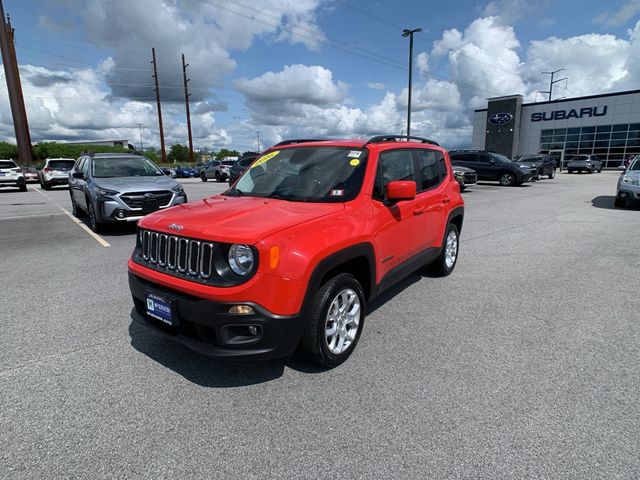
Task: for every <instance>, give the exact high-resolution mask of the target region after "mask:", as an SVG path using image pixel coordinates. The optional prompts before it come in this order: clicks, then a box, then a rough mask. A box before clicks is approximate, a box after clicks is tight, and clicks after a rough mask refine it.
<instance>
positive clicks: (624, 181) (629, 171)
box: [615, 155, 640, 207]
mask: <svg viewBox="0 0 640 480" xmlns="http://www.w3.org/2000/svg"><path fill="white" fill-rule="evenodd" d="M620 168H621V169H623V170H624V172H622V174H621V175H620V177H619V178H618V188H617V190H616V199H615V205H616V207H626V206H627V204H633V203H635V204H639V203H640V155H637V156H636V157H635V158H634V159H633V160H631V163H630V164H629V166H628V167H627V168H626V169H625V167H620Z"/></svg>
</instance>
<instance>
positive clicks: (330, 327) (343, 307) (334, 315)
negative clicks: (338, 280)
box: [325, 288, 362, 355]
mask: <svg viewBox="0 0 640 480" xmlns="http://www.w3.org/2000/svg"><path fill="white" fill-rule="evenodd" d="M361 315H362V309H361V306H360V298H359V297H358V294H357V293H356V292H355V291H354V290H352V289H351V288H345V289H344V290H341V291H340V292H338V294H337V295H336V296H335V297H334V298H333V300H332V301H331V304H330V305H329V310H328V311H327V316H326V320H325V339H326V342H327V347H328V348H329V351H330V352H331V353H333V354H335V355H339V354H341V353H343V352H344V351H346V350H347V349H348V348H349V347H350V346H351V344H352V343H353V341H354V340H355V338H356V336H357V334H358V329H359V328H360V317H361Z"/></svg>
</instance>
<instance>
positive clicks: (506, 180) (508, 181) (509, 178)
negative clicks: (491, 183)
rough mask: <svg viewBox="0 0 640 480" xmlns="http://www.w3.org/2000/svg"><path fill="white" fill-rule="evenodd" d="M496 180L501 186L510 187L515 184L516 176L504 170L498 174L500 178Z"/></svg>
mask: <svg viewBox="0 0 640 480" xmlns="http://www.w3.org/2000/svg"><path fill="white" fill-rule="evenodd" d="M498 181H499V182H500V185H502V186H503V187H511V186H513V185H515V183H516V178H515V177H514V176H513V173H509V172H505V173H502V174H500V178H499V179H498Z"/></svg>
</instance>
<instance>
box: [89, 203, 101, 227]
mask: <svg viewBox="0 0 640 480" xmlns="http://www.w3.org/2000/svg"><path fill="white" fill-rule="evenodd" d="M87 210H88V212H87V213H88V214H89V228H91V230H93V231H94V232H95V233H100V232H101V231H102V230H103V224H102V222H99V221H98V217H97V215H96V211H95V208H94V207H93V202H92V201H91V199H89V198H87Z"/></svg>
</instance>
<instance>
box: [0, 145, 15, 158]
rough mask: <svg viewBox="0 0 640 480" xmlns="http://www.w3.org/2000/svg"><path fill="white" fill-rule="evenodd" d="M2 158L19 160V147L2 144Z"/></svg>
mask: <svg viewBox="0 0 640 480" xmlns="http://www.w3.org/2000/svg"><path fill="white" fill-rule="evenodd" d="M0 158H4V159H7V160H8V159H10V158H11V159H13V160H17V159H18V147H16V146H15V145H14V144H12V143H8V142H0Z"/></svg>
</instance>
